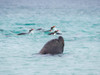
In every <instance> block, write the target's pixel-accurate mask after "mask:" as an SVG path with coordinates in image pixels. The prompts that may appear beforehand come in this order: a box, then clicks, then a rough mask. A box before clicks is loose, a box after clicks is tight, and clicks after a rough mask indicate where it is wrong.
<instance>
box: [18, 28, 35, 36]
mask: <svg viewBox="0 0 100 75" xmlns="http://www.w3.org/2000/svg"><path fill="white" fill-rule="evenodd" d="M33 30H34V29H30V30H29V32H28V33H19V34H17V35H26V34H29V33H31V32H32V31H33Z"/></svg>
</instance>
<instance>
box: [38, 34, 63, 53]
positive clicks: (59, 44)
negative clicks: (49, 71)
mask: <svg viewBox="0 0 100 75" xmlns="http://www.w3.org/2000/svg"><path fill="white" fill-rule="evenodd" d="M63 49H64V39H63V37H62V36H59V38H58V39H52V40H50V41H48V42H47V43H46V44H45V45H44V47H43V48H42V49H41V51H40V52H39V53H40V54H51V55H54V54H61V53H63Z"/></svg>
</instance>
